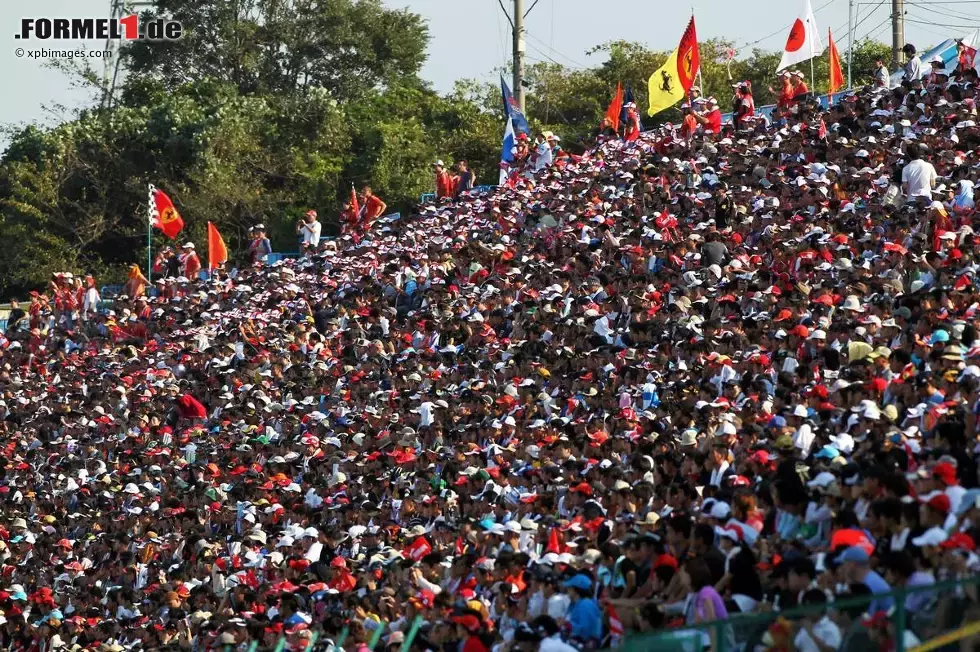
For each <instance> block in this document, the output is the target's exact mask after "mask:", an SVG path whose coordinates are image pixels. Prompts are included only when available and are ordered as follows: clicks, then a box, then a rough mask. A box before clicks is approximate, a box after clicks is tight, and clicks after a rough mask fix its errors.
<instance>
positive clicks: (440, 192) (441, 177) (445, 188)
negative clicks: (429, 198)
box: [436, 170, 453, 199]
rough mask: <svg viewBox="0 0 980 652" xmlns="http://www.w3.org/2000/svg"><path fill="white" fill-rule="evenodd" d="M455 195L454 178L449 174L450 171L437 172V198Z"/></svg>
mask: <svg viewBox="0 0 980 652" xmlns="http://www.w3.org/2000/svg"><path fill="white" fill-rule="evenodd" d="M452 195H453V180H452V178H451V177H450V176H449V173H448V172H446V171H445V170H443V171H442V172H439V173H437V174H436V199H442V198H443V197H452Z"/></svg>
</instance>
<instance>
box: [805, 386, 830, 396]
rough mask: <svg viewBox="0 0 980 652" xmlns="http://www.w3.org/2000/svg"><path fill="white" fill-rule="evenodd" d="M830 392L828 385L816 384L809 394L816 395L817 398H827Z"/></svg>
mask: <svg viewBox="0 0 980 652" xmlns="http://www.w3.org/2000/svg"><path fill="white" fill-rule="evenodd" d="M828 393H829V392H828V391H827V386H826V385H814V387H813V389H811V390H810V391H809V392H807V396H816V397H817V398H822V399H824V400H827V395H828Z"/></svg>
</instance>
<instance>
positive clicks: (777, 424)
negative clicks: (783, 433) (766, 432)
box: [766, 415, 786, 428]
mask: <svg viewBox="0 0 980 652" xmlns="http://www.w3.org/2000/svg"><path fill="white" fill-rule="evenodd" d="M766 425H768V426H769V427H770V428H785V427H786V417H781V416H779V415H777V416H774V417H773V418H771V419H769V423H768V424H766Z"/></svg>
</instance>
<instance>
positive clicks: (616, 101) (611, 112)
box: [606, 82, 623, 131]
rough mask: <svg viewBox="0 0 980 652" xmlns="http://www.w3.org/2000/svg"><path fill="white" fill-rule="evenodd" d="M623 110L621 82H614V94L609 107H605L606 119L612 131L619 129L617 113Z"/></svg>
mask: <svg viewBox="0 0 980 652" xmlns="http://www.w3.org/2000/svg"><path fill="white" fill-rule="evenodd" d="M622 112H623V84H622V82H616V94H615V95H613V99H612V102H610V103H609V108H608V109H606V119H607V120H609V126H611V127H612V128H613V131H619V115H620V114H621V113H622Z"/></svg>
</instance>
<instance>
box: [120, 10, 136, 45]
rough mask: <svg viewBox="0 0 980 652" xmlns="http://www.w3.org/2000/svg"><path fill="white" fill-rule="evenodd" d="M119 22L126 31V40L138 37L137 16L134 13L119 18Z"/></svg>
mask: <svg viewBox="0 0 980 652" xmlns="http://www.w3.org/2000/svg"><path fill="white" fill-rule="evenodd" d="M119 24H120V25H122V26H123V29H124V30H125V32H126V33H125V37H126V39H127V40H135V39H138V38H139V37H140V34H139V31H140V30H139V16H137V15H136V14H131V15H129V16H126V17H125V18H120V19H119Z"/></svg>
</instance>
